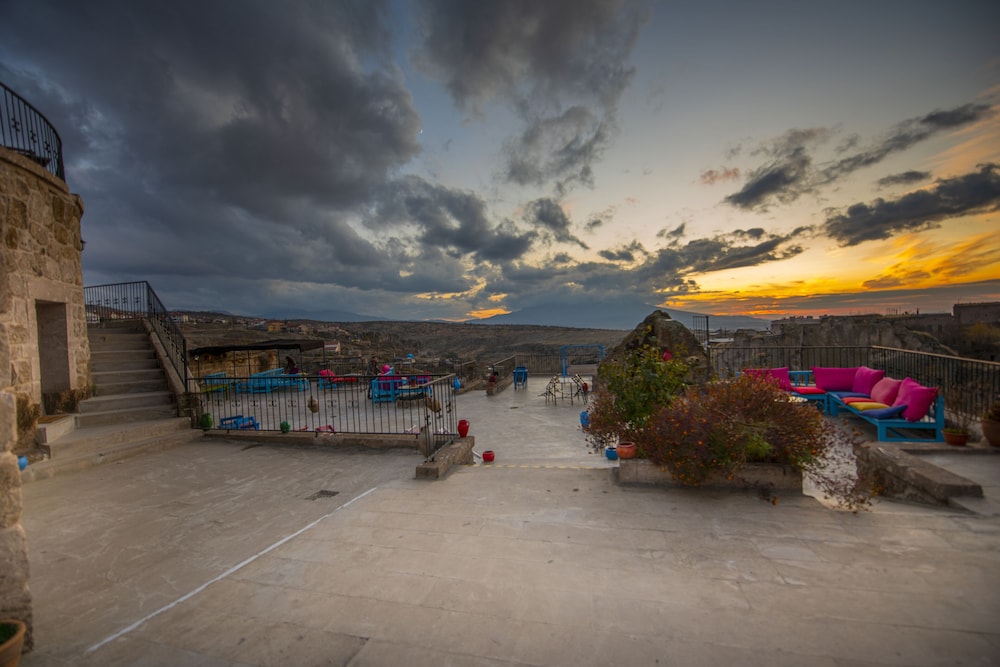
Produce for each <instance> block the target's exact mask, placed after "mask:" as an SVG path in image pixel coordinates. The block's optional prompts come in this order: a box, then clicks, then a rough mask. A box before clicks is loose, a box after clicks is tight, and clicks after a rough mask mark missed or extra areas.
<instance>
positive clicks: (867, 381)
mask: <svg viewBox="0 0 1000 667" xmlns="http://www.w3.org/2000/svg"><path fill="white" fill-rule="evenodd" d="M884 377H885V371H877V370H875V369H874V368H868V367H867V366H861V367H859V368H858V372H857V373H855V374H854V385H853V386H852V387H851V391H856V392H859V393H862V394H868V395H869V396H870V395H871V393H872V387H874V386H875V383H876V382H878V381H879V380H881V379H882V378H884ZM886 407H888V406H886Z"/></svg>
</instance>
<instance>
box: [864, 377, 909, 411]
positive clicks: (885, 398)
mask: <svg viewBox="0 0 1000 667" xmlns="http://www.w3.org/2000/svg"><path fill="white" fill-rule="evenodd" d="M901 384H903V381H902V380H893V379H892V378H882V379H881V380H879V381H878V382H876V383H875V386H874V387H872V391H871V396H872V400H873V401H878V402H879V403H885V404H886V405H893V404H894V403H895V402H896V396H897V394H899V385H901Z"/></svg>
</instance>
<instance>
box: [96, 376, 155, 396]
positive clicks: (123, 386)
mask: <svg viewBox="0 0 1000 667" xmlns="http://www.w3.org/2000/svg"><path fill="white" fill-rule="evenodd" d="M95 384H96V386H97V395H98V396H112V395H115V394H134V393H139V392H148V391H166V390H167V389H168V387H167V381H166V379H164V377H163V373H159V372H158V373H157V374H156V376H154V377H152V378H150V379H148V380H132V381H128V382H99V383H95Z"/></svg>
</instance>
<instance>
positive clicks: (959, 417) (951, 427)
mask: <svg viewBox="0 0 1000 667" xmlns="http://www.w3.org/2000/svg"><path fill="white" fill-rule="evenodd" d="M972 396H973V393H972V389H971V388H970V387H969V386H967V385H958V384H954V385H952V386H950V387H948V389H947V391H946V393H945V395H944V404H945V408H947V412H948V425H947V426H945V427H944V430H943V433H944V441H945V442H946V443H948V444H949V445H952V446H955V447H962V446H964V445H965V444H966V443H967V442H968V441H969V436H970V434H971V431H970V427H971V426H972V421H973V415H971V414H969V410H968V405H969V403H970V400H971V398H972Z"/></svg>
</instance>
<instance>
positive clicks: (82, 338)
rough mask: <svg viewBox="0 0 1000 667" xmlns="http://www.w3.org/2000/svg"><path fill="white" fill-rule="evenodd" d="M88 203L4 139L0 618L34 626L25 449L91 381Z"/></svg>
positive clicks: (0, 189)
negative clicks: (20, 455) (84, 220)
mask: <svg viewBox="0 0 1000 667" xmlns="http://www.w3.org/2000/svg"><path fill="white" fill-rule="evenodd" d="M82 216H83V203H82V202H81V200H80V198H79V197H78V196H76V195H73V194H71V193H70V192H69V189H68V188H67V187H66V184H65V183H64V182H63V181H62V180H61V179H59V178H57V177H55V176H53V175H52V174H50V173H49V172H48V171H46V170H45V169H42V168H41V167H40V166H38V165H37V164H35V163H34V162H32V161H31V160H28V159H27V158H25V157H22V156H20V155H18V154H17V153H14V152H13V151H10V150H8V149H6V148H2V147H0V562H2V563H3V568H2V570H0V617H9V618H19V619H21V620H23V621H25V622H26V623H27V625H28V635H27V637H26V639H25V647H26V649H30V648H31V646H32V645H33V634H32V610H31V592H30V590H29V587H28V579H29V572H28V544H27V538H26V536H25V533H24V529H23V527H22V526H21V514H22V499H21V473H20V471H19V469H18V463H17V456H16V455H15V451H16V450H17V449H18V448H23V447H25V446H28V445H30V441H31V440H33V438H34V430H35V426H36V423H37V420H38V417H39V416H40V415H41V414H43V412H44V407H43V406H44V405H45V402H46V399H53V400H55V399H58V398H60V397H66V398H69V399H72V398H73V397H74V396H78V395H82V394H86V393H87V392H89V387H90V346H89V344H88V341H87V324H86V312H85V308H84V298H83V272H82V268H81V261H80V260H81V257H80V253H81V251H82V249H83V244H82V242H81V240H80V218H81V217H82Z"/></svg>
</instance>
